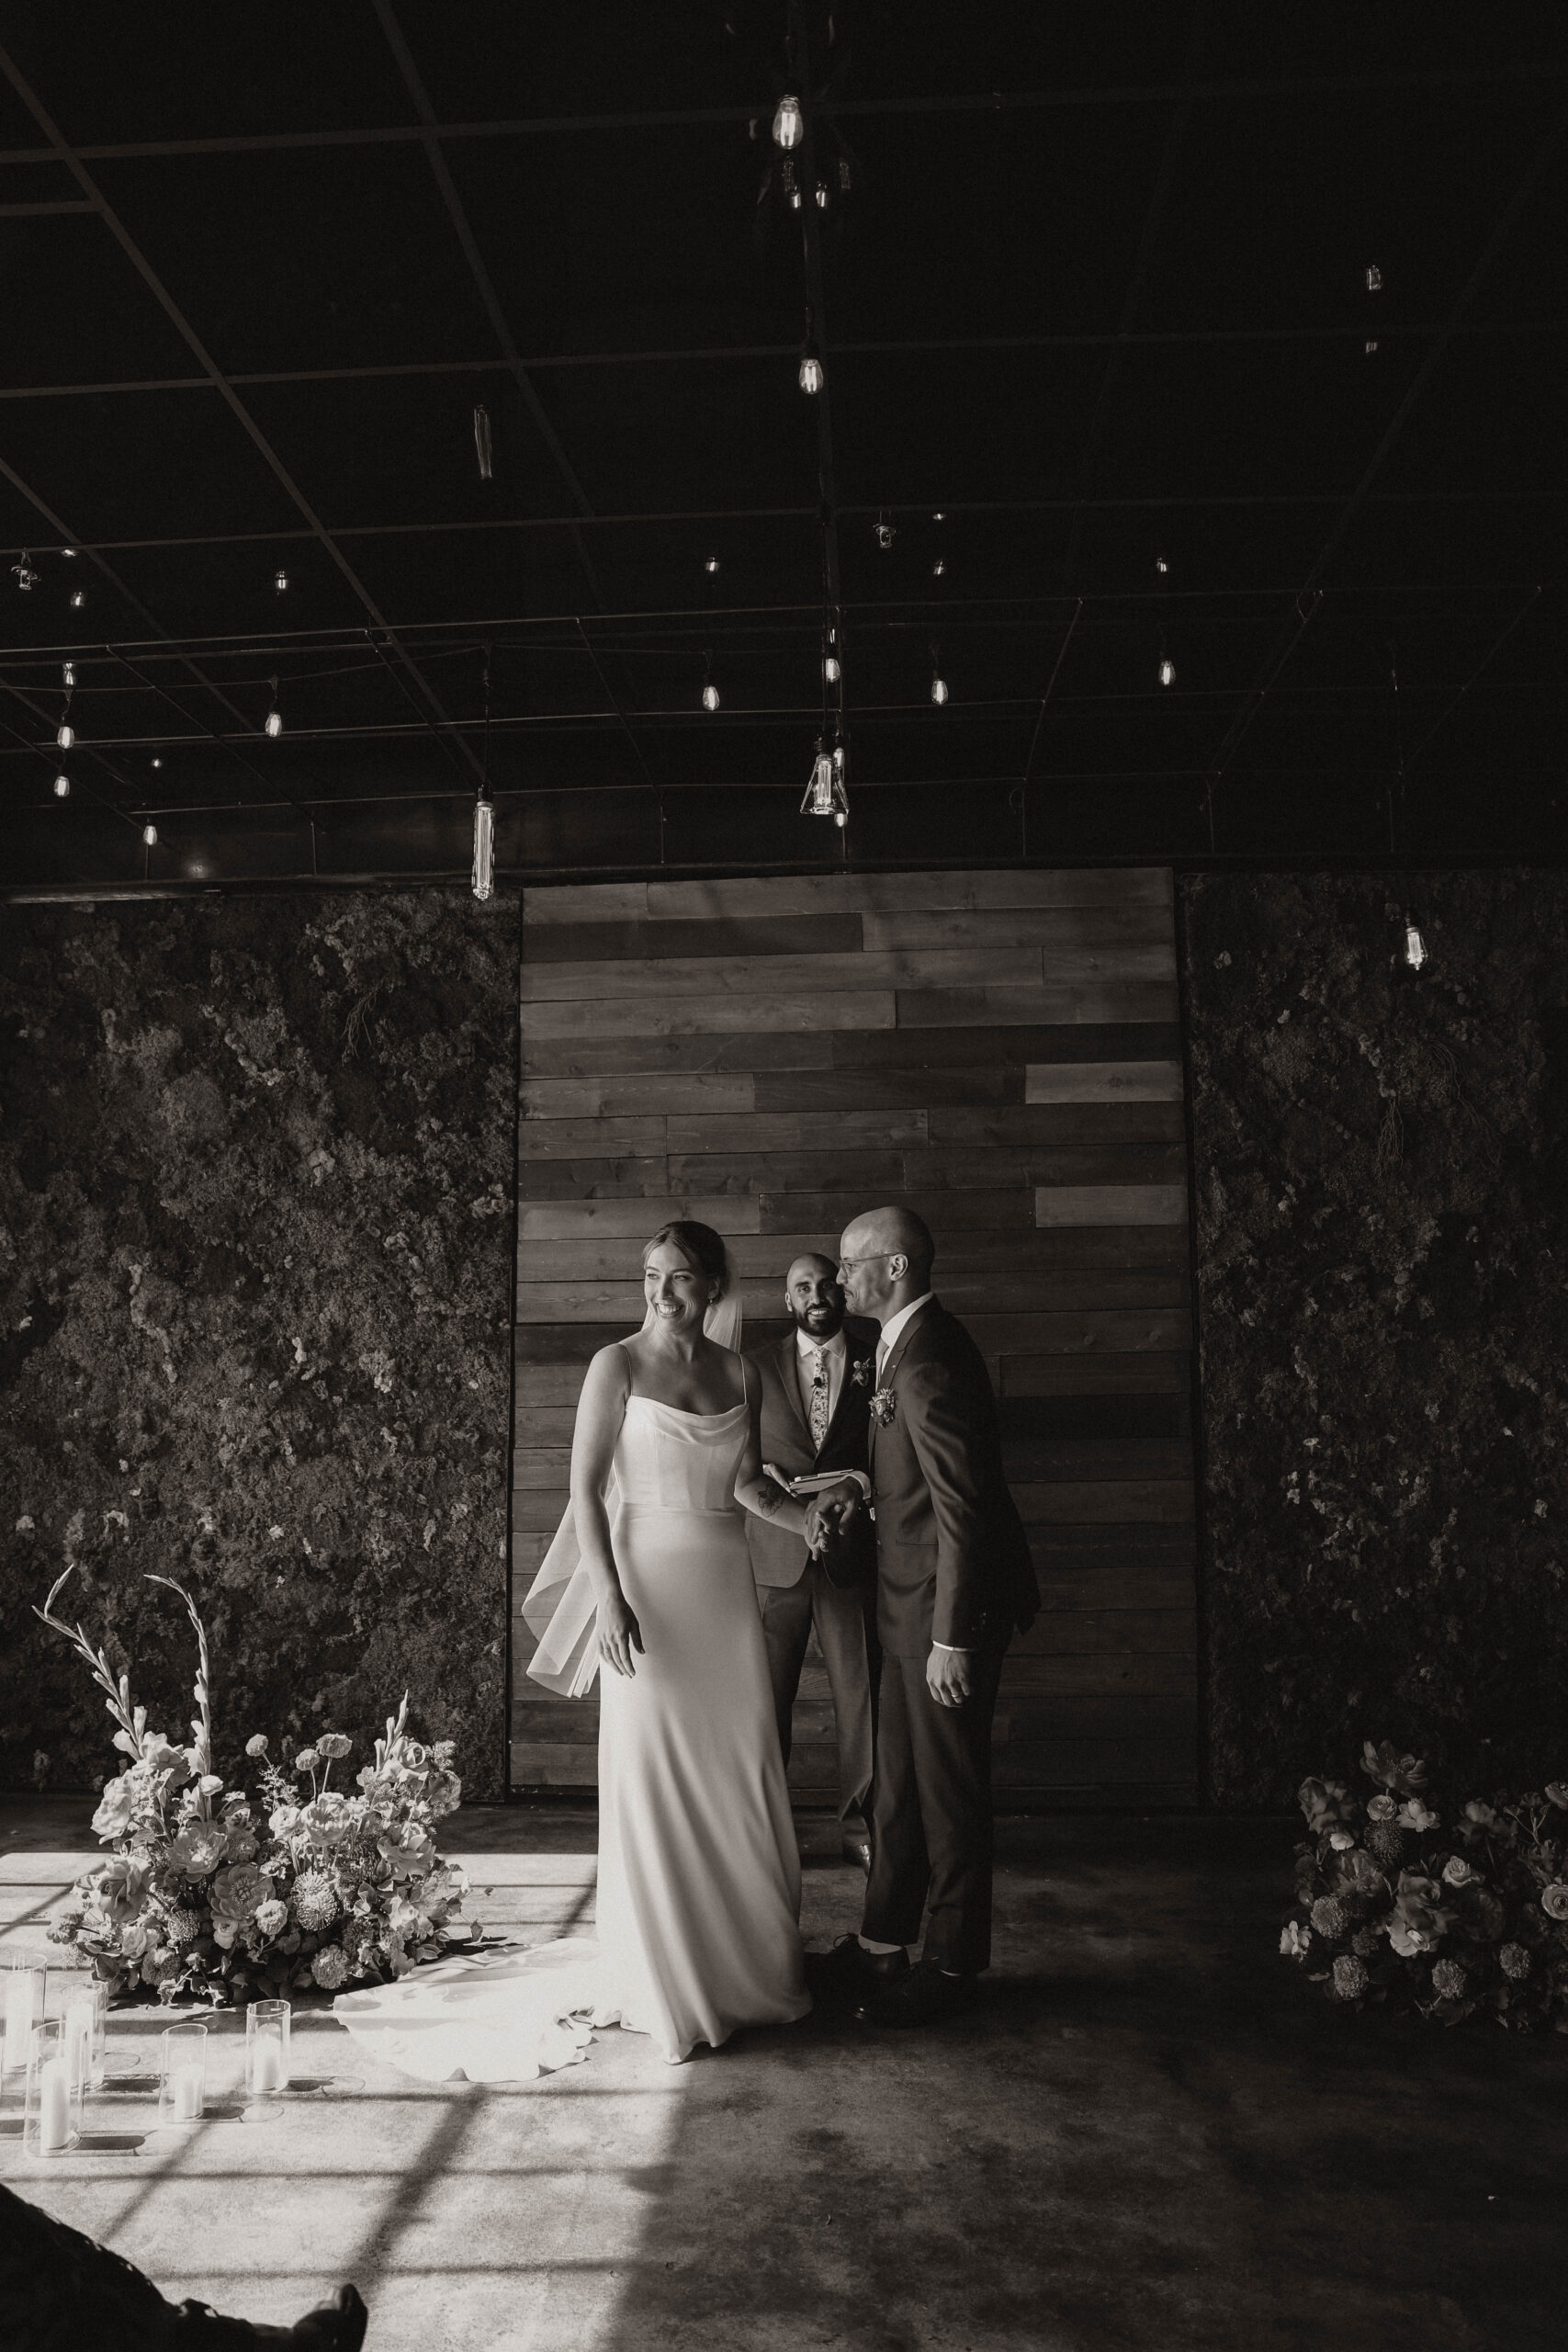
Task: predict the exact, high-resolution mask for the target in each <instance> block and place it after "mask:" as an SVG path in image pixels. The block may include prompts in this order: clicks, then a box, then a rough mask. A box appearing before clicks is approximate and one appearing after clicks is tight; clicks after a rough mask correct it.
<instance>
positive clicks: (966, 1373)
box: [870, 1298, 1040, 1657]
mask: <svg viewBox="0 0 1568 2352" xmlns="http://www.w3.org/2000/svg"><path fill="white" fill-rule="evenodd" d="M880 1393H881V1394H883V1395H885V1396H886V1397H890V1398H891V1413H890V1418H889V1419H886V1421H885V1422H883V1421H879V1420H878V1419H877V1418H876V1416H875V1415H873V1418H872V1425H871V1442H870V1460H871V1484H872V1496H873V1500H874V1504H875V1508H876V1620H877V1632H878V1634H880V1636H881V1639H882V1645H883V1647H884V1649H885V1650H886V1651H887V1652H888V1654H889V1655H890V1656H892V1657H924V1656H925V1654H926V1652H927V1650H928V1649H929V1648H930V1646H931V1643H932V1642H933V1641H935V1642H946V1643H948V1644H950V1645H952V1646H953V1648H955V1649H977V1648H979V1647H980V1646H981V1645H983V1644H985V1643H986V1642H987V1640H988V1639H992V1638H1005V1636H1006V1634H1007V1633H1009V1632H1010V1631H1011V1629H1012V1628H1013V1627H1014V1626H1019V1627H1022V1626H1024V1625H1028V1624H1030V1623H1032V1621H1033V1619H1034V1617H1035V1616H1036V1615H1037V1613H1038V1611H1039V1608H1040V1588H1039V1585H1038V1583H1037V1582H1036V1579H1035V1575H1034V1564H1033V1561H1032V1558H1031V1557H1030V1551H1029V1539H1028V1537H1027V1536H1026V1535H1025V1533H1024V1532H1023V1522H1022V1521H1021V1519H1020V1518H1019V1515H1018V1509H1017V1506H1016V1504H1015V1503H1014V1501H1013V1498H1012V1497H1011V1495H1010V1493H1009V1492H1008V1486H1007V1480H1006V1478H1005V1477H1004V1476H1003V1475H1002V1448H1001V1431H1000V1427H999V1424H998V1418H997V1406H996V1399H995V1397H993V1396H992V1394H991V1384H990V1380H989V1378H988V1377H987V1372H986V1363H985V1358H984V1357H983V1356H982V1355H981V1353H980V1351H979V1349H978V1348H977V1347H976V1345H975V1342H974V1340H972V1339H971V1338H970V1336H969V1334H968V1332H967V1331H966V1330H965V1329H964V1326H963V1324H962V1323H960V1322H959V1320H958V1318H957V1317H956V1316H954V1315H950V1314H949V1313H948V1312H947V1309H946V1308H945V1307H944V1306H942V1303H941V1301H940V1300H939V1299H934V1298H933V1299H932V1300H931V1303H930V1305H929V1306H922V1307H921V1309H920V1311H919V1314H918V1315H917V1316H916V1317H914V1318H913V1320H912V1321H911V1322H909V1323H907V1324H906V1325H905V1327H904V1329H903V1330H902V1331H901V1332H900V1333H899V1334H898V1338H897V1343H896V1344H895V1346H894V1350H893V1353H892V1354H891V1356H889V1358H888V1360H887V1363H886V1365H885V1367H884V1369H883V1374H882V1385H881V1391H880Z"/></svg>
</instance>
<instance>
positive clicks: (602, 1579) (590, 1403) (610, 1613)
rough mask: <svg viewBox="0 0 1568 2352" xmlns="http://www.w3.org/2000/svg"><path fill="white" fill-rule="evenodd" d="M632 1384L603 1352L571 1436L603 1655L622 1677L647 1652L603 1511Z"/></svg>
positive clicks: (574, 1486) (574, 1502)
mask: <svg viewBox="0 0 1568 2352" xmlns="http://www.w3.org/2000/svg"><path fill="white" fill-rule="evenodd" d="M631 1385H632V1384H631V1374H630V1372H629V1371H628V1370H627V1368H626V1356H625V1355H624V1353H623V1352H622V1351H621V1350H620V1349H619V1348H602V1349H601V1350H600V1351H599V1353H598V1354H597V1355H596V1356H595V1357H594V1359H593V1361H592V1363H591V1364H590V1365H589V1367H588V1377H587V1379H586V1380H585V1381H584V1382H583V1384H582V1394H581V1397H579V1398H578V1402H577V1425H576V1427H575V1429H574V1430H572V1433H571V1516H572V1524H573V1527H574V1528H575V1530H576V1533H577V1548H578V1550H579V1552H580V1553H581V1556H582V1564H583V1566H584V1567H585V1568H586V1569H587V1570H588V1575H589V1580H590V1582H591V1583H592V1587H593V1598H594V1600H595V1602H596V1603H597V1605H598V1611H599V1627H598V1632H599V1656H600V1657H601V1658H602V1659H603V1660H604V1663H605V1664H606V1665H608V1666H612V1667H614V1668H615V1672H616V1673H617V1674H631V1673H633V1672H635V1670H636V1669H635V1668H634V1667H633V1665H632V1652H633V1651H634V1650H640V1649H641V1647H642V1631H641V1628H640V1627H639V1626H638V1624H637V1619H636V1617H635V1616H634V1615H633V1613H632V1611H631V1608H630V1606H629V1604H628V1602H627V1600H626V1595H625V1593H624V1592H623V1591H622V1590H621V1579H620V1575H619V1572H618V1571H617V1569H616V1566H615V1552H614V1551H613V1549H612V1548H611V1544H610V1516H609V1513H608V1512H607V1511H606V1510H605V1509H604V1488H605V1487H606V1486H607V1484H608V1483H609V1477H610V1464H611V1463H612V1462H613V1461H614V1460H615V1440H616V1439H617V1438H618V1437H619V1435H620V1433H621V1423H622V1421H623V1420H624V1419H625V1418H626V1398H627V1397H628V1396H630V1394H631Z"/></svg>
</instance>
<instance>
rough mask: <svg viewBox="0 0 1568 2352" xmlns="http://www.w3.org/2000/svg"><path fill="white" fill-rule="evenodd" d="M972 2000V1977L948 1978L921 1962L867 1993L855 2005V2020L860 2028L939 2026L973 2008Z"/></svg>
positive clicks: (973, 1983) (973, 1990)
mask: <svg viewBox="0 0 1568 2352" xmlns="http://www.w3.org/2000/svg"><path fill="white" fill-rule="evenodd" d="M975 2000H976V1989H975V1979H974V1978H973V1977H972V1976H950V1975H949V1974H948V1973H947V1972H946V1970H945V1969H942V1968H934V1967H932V1965H931V1962H929V1961H925V1960H922V1961H921V1962H920V1963H919V1967H918V1968H911V1969H910V1970H909V1971H908V1973H907V1974H905V1975H902V1976H900V1977H899V1978H898V1979H897V1982H896V1983H894V1984H890V1985H885V1986H883V1987H882V1988H881V1990H879V1991H877V1992H874V1993H871V1994H869V1995H867V1996H866V1997H865V1998H863V2000H861V2001H859V2002H857V2003H856V2005H855V2019H856V2022H857V2024H860V2025H876V2026H886V2027H891V2028H893V2029H895V2030H897V2029H898V2028H910V2027H915V2026H923V2025H942V2024H943V2023H944V2022H945V2020H946V2019H947V2018H956V2017H961V2016H962V2015H963V2013H964V2010H965V2009H969V2008H973V2007H974V2006H975Z"/></svg>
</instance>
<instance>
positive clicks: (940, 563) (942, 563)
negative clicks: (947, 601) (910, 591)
mask: <svg viewBox="0 0 1568 2352" xmlns="http://www.w3.org/2000/svg"><path fill="white" fill-rule="evenodd" d="M946 570H947V558H946V557H945V556H944V555H939V556H938V558H937V560H936V561H935V562H934V563H933V564H932V566H931V578H932V579H933V580H940V579H941V578H942V573H943V572H944V571H946Z"/></svg>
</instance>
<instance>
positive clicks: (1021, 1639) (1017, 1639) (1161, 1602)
mask: <svg viewBox="0 0 1568 2352" xmlns="http://www.w3.org/2000/svg"><path fill="white" fill-rule="evenodd" d="M1122 1609H1130V1610H1138V1609H1156V1610H1167V1609H1174V1610H1184V1611H1186V1613H1187V1616H1188V1619H1189V1621H1190V1623H1196V1614H1197V1585H1196V1582H1195V1580H1194V1578H1193V1577H1192V1575H1191V1573H1190V1570H1185V1569H1181V1568H1157V1567H1156V1568H1150V1567H1117V1566H1111V1565H1109V1564H1108V1565H1107V1566H1104V1567H1102V1568H1098V1569H1090V1570H1089V1573H1088V1574H1087V1575H1085V1576H1076V1577H1075V1576H1066V1575H1057V1576H1050V1577H1042V1578H1041V1583H1040V1614H1039V1616H1038V1617H1036V1619H1035V1620H1034V1623H1033V1624H1032V1625H1031V1626H1030V1628H1029V1630H1028V1631H1027V1633H1022V1634H1014V1635H1013V1649H1015V1650H1017V1651H1018V1652H1019V1653H1020V1654H1021V1655H1022V1656H1026V1657H1027V1656H1032V1654H1033V1653H1034V1652H1035V1651H1038V1650H1049V1649H1050V1648H1051V1647H1052V1646H1053V1645H1054V1643H1055V1634H1054V1633H1053V1631H1052V1623H1053V1621H1054V1620H1055V1618H1057V1617H1062V1616H1067V1615H1070V1614H1072V1613H1075V1612H1076V1611H1080V1610H1084V1611H1112V1612H1113V1611H1117V1610H1122ZM1181 1646H1182V1647H1183V1648H1185V1649H1191V1648H1192V1647H1193V1641H1192V1638H1191V1636H1190V1635H1189V1638H1188V1640H1187V1641H1186V1642H1185V1643H1183V1644H1182V1645H1181ZM1010 1654H1011V1653H1010Z"/></svg>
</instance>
